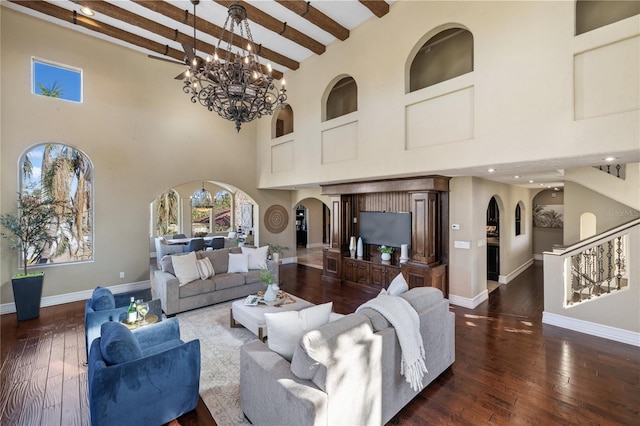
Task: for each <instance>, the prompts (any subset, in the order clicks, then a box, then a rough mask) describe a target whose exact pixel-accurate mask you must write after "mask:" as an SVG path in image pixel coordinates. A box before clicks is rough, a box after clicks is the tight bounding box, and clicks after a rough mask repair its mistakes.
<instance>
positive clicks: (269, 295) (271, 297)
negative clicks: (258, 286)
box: [260, 268, 278, 302]
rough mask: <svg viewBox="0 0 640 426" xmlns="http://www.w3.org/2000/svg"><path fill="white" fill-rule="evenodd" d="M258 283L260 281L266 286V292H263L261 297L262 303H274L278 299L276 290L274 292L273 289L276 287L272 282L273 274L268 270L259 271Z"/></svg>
mask: <svg viewBox="0 0 640 426" xmlns="http://www.w3.org/2000/svg"><path fill="white" fill-rule="evenodd" d="M260 281H262V282H263V283H264V285H266V286H267V291H265V292H264V296H263V299H264V301H265V302H275V300H276V299H277V298H278V290H276V288H275V287H277V283H274V282H273V274H272V273H271V271H270V270H269V269H267V268H262V269H261V270H260Z"/></svg>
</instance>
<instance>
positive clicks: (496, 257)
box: [486, 197, 500, 293]
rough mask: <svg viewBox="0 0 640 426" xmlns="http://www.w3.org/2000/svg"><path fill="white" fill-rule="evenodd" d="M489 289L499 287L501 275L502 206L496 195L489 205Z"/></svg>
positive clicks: (489, 290)
mask: <svg viewBox="0 0 640 426" xmlns="http://www.w3.org/2000/svg"><path fill="white" fill-rule="evenodd" d="M486 222H487V225H486V226H487V291H488V292H489V293H491V292H492V291H493V290H495V289H496V288H498V286H499V285H500V284H499V277H500V207H499V206H498V201H497V200H496V198H495V197H491V200H489V205H488V206H487V220H486Z"/></svg>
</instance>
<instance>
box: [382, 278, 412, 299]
mask: <svg viewBox="0 0 640 426" xmlns="http://www.w3.org/2000/svg"><path fill="white" fill-rule="evenodd" d="M407 290H409V285H408V284H407V281H406V280H405V279H404V276H403V275H402V274H401V273H400V274H398V275H396V277H395V278H394V279H393V280H392V281H391V283H390V284H389V287H387V294H388V295H390V296H400V295H401V294H402V293H404V292H406V291H407Z"/></svg>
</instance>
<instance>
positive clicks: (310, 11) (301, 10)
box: [275, 0, 349, 41]
mask: <svg viewBox="0 0 640 426" xmlns="http://www.w3.org/2000/svg"><path fill="white" fill-rule="evenodd" d="M275 1H276V2H277V3H279V4H280V5H282V6H284V7H286V8H287V9H289V10H290V11H292V12H295V13H297V14H298V15H300V16H301V17H303V18H304V19H306V20H307V21H309V22H311V23H312V24H314V25H315V26H317V27H320V28H322V29H323V30H324V31H326V32H328V33H329V34H331V35H333V36H334V37H335V38H337V39H339V40H342V41H345V40H346V39H348V38H349V30H348V29H346V28H345V27H343V26H342V25H340V24H339V23H337V22H336V21H334V20H333V19H331V18H330V17H328V16H327V15H325V14H324V13H322V12H320V11H319V10H318V9H316V8H315V7H313V6H311V4H310V3H311V2H310V1H305V0H275Z"/></svg>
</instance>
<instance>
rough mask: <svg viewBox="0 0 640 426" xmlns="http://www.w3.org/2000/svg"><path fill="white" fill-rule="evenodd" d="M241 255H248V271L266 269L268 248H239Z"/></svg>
mask: <svg viewBox="0 0 640 426" xmlns="http://www.w3.org/2000/svg"><path fill="white" fill-rule="evenodd" d="M240 249H241V250H242V253H243V254H248V255H249V269H264V268H266V267H267V255H268V254H269V246H263V247H259V248H252V247H244V246H242V247H240Z"/></svg>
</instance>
